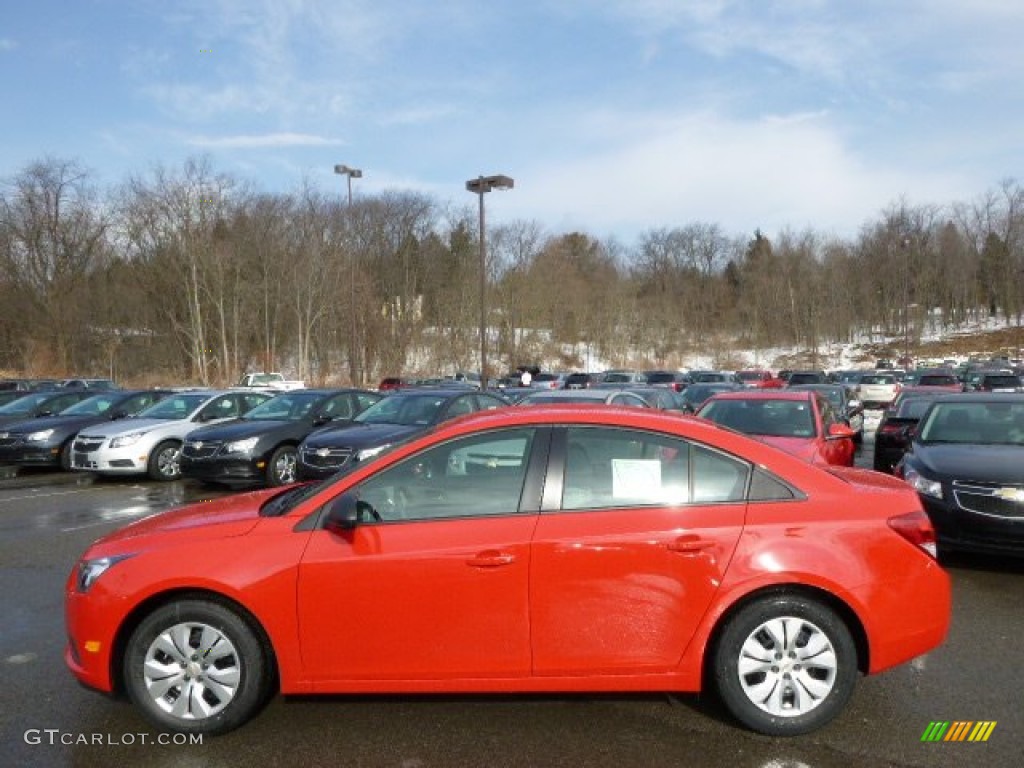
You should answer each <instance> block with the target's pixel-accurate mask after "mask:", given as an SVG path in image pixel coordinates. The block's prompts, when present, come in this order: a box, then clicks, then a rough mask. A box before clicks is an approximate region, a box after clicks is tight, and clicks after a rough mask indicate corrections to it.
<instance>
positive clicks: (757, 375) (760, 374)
mask: <svg viewBox="0 0 1024 768" xmlns="http://www.w3.org/2000/svg"><path fill="white" fill-rule="evenodd" d="M736 377H737V378H738V379H739V380H740V381H741V382H743V386H745V387H750V388H753V389H781V388H782V387H784V386H785V385H786V382H784V381H783V380H782V379H780V378H779V377H777V376H772V372H771V371H764V370H750V371H737V372H736Z"/></svg>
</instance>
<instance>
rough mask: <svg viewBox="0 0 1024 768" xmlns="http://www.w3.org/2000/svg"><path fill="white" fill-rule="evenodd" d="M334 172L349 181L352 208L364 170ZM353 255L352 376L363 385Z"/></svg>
mask: <svg viewBox="0 0 1024 768" xmlns="http://www.w3.org/2000/svg"><path fill="white" fill-rule="evenodd" d="M334 172H335V173H337V174H341V175H343V176H346V177H347V178H346V181H348V207H349V208H350V209H351V208H352V179H354V178H355V179H361V178H363V172H362V171H361V170H360V169H359V168H349V167H348V166H347V165H336V166H334ZM351 257H352V270H351V272H350V273H349V281H348V283H349V302H350V304H351V308H350V310H349V311H350V312H351V313H352V315H351V317H352V327H351V328H350V329H349V332H350V333H351V334H352V344H351V346H350V347H349V349H350V350H352V354H353V358H352V376H353V378H354V379H355V381H354V382H353V383H354V384H357V385H361V384H362V383H363V374H362V367H361V366H360V365H359V364H358V357H359V355H356V354H355V353H356V352H358V351H360V350H359V344H358V342H359V331H358V323H359V313H358V312H356V269H355V258H356V257H355V251H353V252H352V254H351Z"/></svg>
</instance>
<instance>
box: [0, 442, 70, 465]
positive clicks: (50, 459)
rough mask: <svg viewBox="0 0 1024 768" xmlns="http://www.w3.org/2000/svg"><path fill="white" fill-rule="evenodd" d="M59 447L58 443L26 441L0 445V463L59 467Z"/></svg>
mask: <svg viewBox="0 0 1024 768" xmlns="http://www.w3.org/2000/svg"><path fill="white" fill-rule="evenodd" d="M60 448H61V447H60V446H59V445H46V444H45V443H28V442H20V443H19V444H17V445H0V464H18V465H20V466H31V467H59V466H60Z"/></svg>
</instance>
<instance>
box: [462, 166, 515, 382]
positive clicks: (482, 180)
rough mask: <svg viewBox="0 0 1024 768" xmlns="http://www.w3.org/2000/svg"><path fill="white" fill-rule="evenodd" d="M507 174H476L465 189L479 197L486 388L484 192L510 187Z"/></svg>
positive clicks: (482, 368)
mask: <svg viewBox="0 0 1024 768" xmlns="http://www.w3.org/2000/svg"><path fill="white" fill-rule="evenodd" d="M513 186H515V181H513V180H512V179H511V178H509V177H508V176H478V177H477V178H475V179H470V180H469V181H467V182H466V189H467V190H469V191H470V192H472V193H474V194H475V195H477V196H478V197H479V198H480V389H487V236H486V233H485V226H484V194H486V193H487V192H490V191H491V190H492V189H512V187H513Z"/></svg>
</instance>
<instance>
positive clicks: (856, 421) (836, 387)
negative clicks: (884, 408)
mask: <svg viewBox="0 0 1024 768" xmlns="http://www.w3.org/2000/svg"><path fill="white" fill-rule="evenodd" d="M790 389H794V390H797V391H801V390H807V391H810V392H817V393H818V394H820V395H824V396H825V398H826V399H827V400H828V401H829V403H831V404H832V409H833V410H834V411H835V412H836V414H837V415H838V416H839V418H841V419H842V420H843V423H844V424H846V426H848V427H849V428H850V429H852V430H853V441H854V442H855V443H860V442H862V441H863V440H864V404H863V403H862V402H861V401H860V400H858V399H857V398H856V397H855V396H854V395H853V393H852V392H851V391H850V390H849V389H847V388H846V387H845V386H843V385H842V384H797V385H795V386H793V387H790Z"/></svg>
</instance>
